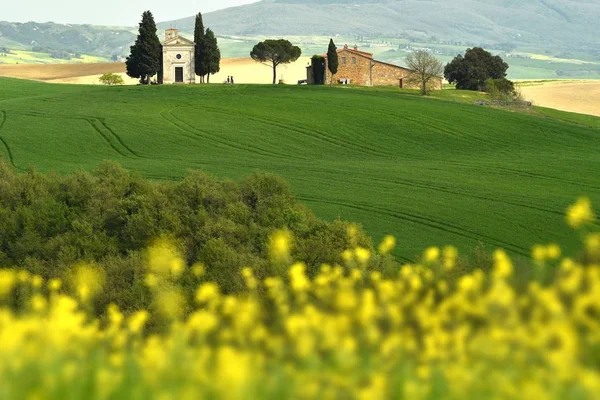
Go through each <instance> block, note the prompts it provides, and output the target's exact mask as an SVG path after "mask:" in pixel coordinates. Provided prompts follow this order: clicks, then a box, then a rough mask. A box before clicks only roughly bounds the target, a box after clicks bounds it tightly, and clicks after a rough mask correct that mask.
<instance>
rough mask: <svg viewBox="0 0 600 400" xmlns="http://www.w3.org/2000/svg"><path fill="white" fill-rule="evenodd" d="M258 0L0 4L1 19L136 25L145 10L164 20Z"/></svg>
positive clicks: (41, 0)
mask: <svg viewBox="0 0 600 400" xmlns="http://www.w3.org/2000/svg"><path fill="white" fill-rule="evenodd" d="M257 1H258V0H190V1H186V2H184V3H183V4H181V3H180V4H178V6H177V7H173V5H172V3H165V2H164V1H158V0H147V1H140V0H134V1H131V0H128V1H122V0H105V1H103V2H102V3H95V4H98V6H97V7H96V8H92V7H91V6H90V5H89V4H85V3H86V2H82V1H80V0H60V2H58V1H56V2H54V3H55V4H54V5H52V4H48V3H49V2H48V1H44V0H23V1H20V2H17V3H9V4H7V6H4V7H2V14H0V21H8V22H29V21H35V22H56V23H60V24H91V25H112V26H135V25H137V24H138V22H139V21H140V19H141V15H142V12H144V11H145V10H150V11H152V13H153V14H154V18H155V20H156V22H163V21H170V20H174V19H179V18H185V17H189V16H192V15H194V14H196V13H198V12H202V13H208V12H211V11H216V10H220V9H223V8H228V7H234V6H240V5H243V4H250V3H255V2H257ZM50 3H52V2H50Z"/></svg>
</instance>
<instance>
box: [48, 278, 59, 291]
mask: <svg viewBox="0 0 600 400" xmlns="http://www.w3.org/2000/svg"><path fill="white" fill-rule="evenodd" d="M61 287H62V281H61V280H60V279H57V278H54V279H50V280H49V281H48V289H50V290H51V291H52V292H57V291H59V290H60V288H61Z"/></svg>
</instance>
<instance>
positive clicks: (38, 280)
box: [31, 275, 44, 289]
mask: <svg viewBox="0 0 600 400" xmlns="http://www.w3.org/2000/svg"><path fill="white" fill-rule="evenodd" d="M43 284H44V278H42V277H41V276H39V275H34V276H33V278H31V286H33V287H34V288H36V289H39V288H41V287H42V285H43Z"/></svg>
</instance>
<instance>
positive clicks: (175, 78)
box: [158, 29, 196, 85]
mask: <svg viewBox="0 0 600 400" xmlns="http://www.w3.org/2000/svg"><path fill="white" fill-rule="evenodd" d="M195 49H196V45H195V44H194V42H192V41H191V40H188V39H186V38H184V37H182V36H180V35H179V31H178V30H177V29H167V30H166V31H165V41H164V42H163V45H162V60H161V65H162V69H161V71H160V73H159V79H158V80H159V82H158V83H161V84H165V85H167V84H175V83H177V84H191V83H196V71H195Z"/></svg>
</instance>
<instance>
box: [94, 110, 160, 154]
mask: <svg viewBox="0 0 600 400" xmlns="http://www.w3.org/2000/svg"><path fill="white" fill-rule="evenodd" d="M96 119H97V120H98V121H100V123H101V124H102V126H103V127H104V128H105V129H106V130H107V131H109V132H110V134H111V135H112V136H113V137H114V138H115V139H116V140H117V142H119V144H120V145H121V146H123V148H124V149H126V150H127V151H128V152H129V153H130V154H132V155H133V156H135V157H137V158H150V157H145V156H142V155H140V154H139V153H138V152H137V151H135V150H133V149H132V148H131V147H129V146H128V145H127V144H126V143H125V142H124V141H123V139H122V138H121V136H120V135H118V134H117V133H116V132H115V131H114V130H113V129H112V128H110V127H109V126H108V125H107V123H106V120H105V119H104V118H96Z"/></svg>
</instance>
